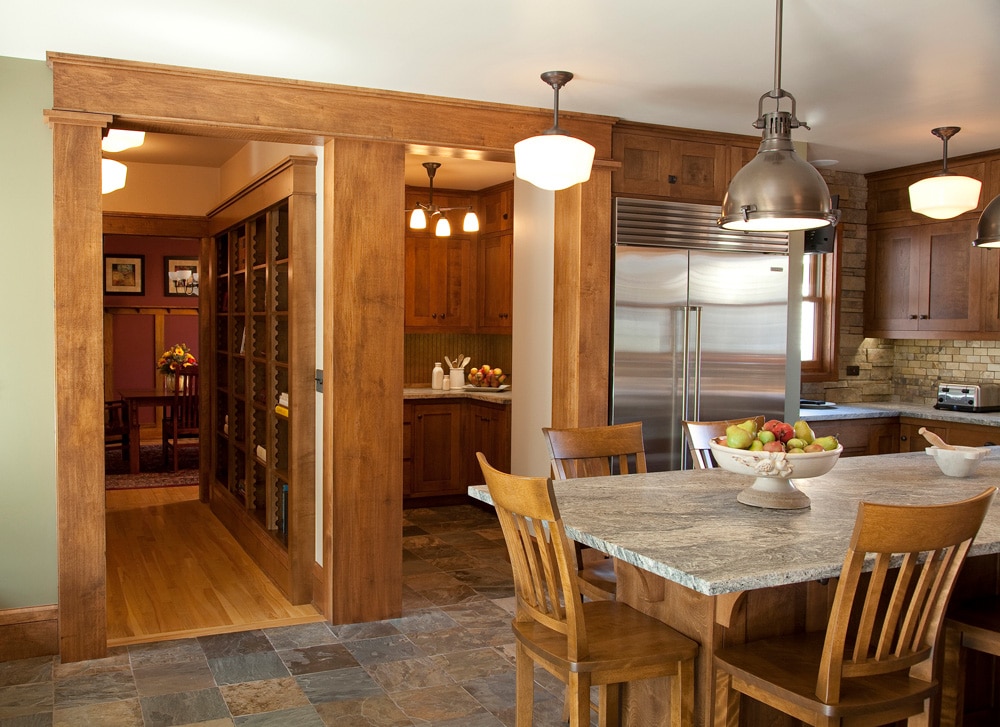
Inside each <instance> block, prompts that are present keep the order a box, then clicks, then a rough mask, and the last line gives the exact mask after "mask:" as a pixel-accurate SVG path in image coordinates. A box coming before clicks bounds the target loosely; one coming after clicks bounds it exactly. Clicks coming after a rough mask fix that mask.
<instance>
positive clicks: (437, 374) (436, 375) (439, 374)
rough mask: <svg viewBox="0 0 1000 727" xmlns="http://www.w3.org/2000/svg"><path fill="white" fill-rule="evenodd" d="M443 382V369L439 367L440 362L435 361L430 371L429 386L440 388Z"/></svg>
mask: <svg viewBox="0 0 1000 727" xmlns="http://www.w3.org/2000/svg"><path fill="white" fill-rule="evenodd" d="M443 382H444V369H443V368H441V362H440V361H437V362H435V364H434V370H433V371H431V388H432V389H440V388H441V386H442V383H443Z"/></svg>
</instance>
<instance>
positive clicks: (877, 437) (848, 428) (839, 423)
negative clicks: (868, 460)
mask: <svg viewBox="0 0 1000 727" xmlns="http://www.w3.org/2000/svg"><path fill="white" fill-rule="evenodd" d="M806 421H809V420H808V418H807V419H806ZM810 426H811V427H812V428H813V431H814V432H815V434H816V436H817V437H822V436H826V435H830V434H832V435H833V436H835V437H836V438H837V441H839V442H840V443H841V444H842V445H843V447H844V452H843V454H842V455H841V456H843V457H861V456H864V455H868V454H893V453H895V452H898V451H899V419H898V418H897V417H882V418H878V419H834V420H825V421H818V422H810Z"/></svg>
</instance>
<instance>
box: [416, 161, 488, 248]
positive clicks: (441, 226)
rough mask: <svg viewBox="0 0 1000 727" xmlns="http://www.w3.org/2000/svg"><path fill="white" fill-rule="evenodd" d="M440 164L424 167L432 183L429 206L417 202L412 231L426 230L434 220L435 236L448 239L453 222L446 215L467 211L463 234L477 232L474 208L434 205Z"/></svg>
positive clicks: (476, 218)
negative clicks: (435, 185)
mask: <svg viewBox="0 0 1000 727" xmlns="http://www.w3.org/2000/svg"><path fill="white" fill-rule="evenodd" d="M440 166H441V163H440V162H424V164H423V167H424V169H426V170H427V178H428V180H429V182H430V196H429V197H428V200H427V204H424V203H423V202H417V206H416V207H415V208H414V209H413V211H412V212H411V213H410V229H411V230H426V229H427V220H428V218H430V219H431V220H434V219H435V218H437V220H436V222H435V224H434V234H435V235H436V236H437V237H448V236H449V235H450V234H451V222H449V221H448V215H447V214H445V213H446V212H449V211H451V210H465V217H464V218H463V219H462V231H463V232H476V231H478V230H479V218H478V217H477V216H476V213H475V212H474V211H473V210H472V207H438V206H437V205H436V204H434V175H435V174H436V173H437V170H438V167H440Z"/></svg>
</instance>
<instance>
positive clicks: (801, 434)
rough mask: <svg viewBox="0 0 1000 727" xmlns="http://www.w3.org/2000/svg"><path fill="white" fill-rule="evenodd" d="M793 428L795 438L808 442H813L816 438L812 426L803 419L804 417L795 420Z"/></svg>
mask: <svg viewBox="0 0 1000 727" xmlns="http://www.w3.org/2000/svg"><path fill="white" fill-rule="evenodd" d="M792 429H793V430H794V431H795V438H796V439H801V440H802V441H803V442H805V443H806V444H812V442H813V440H814V439H815V438H816V435H815V434H813V430H812V427H810V426H809V423H808V422H806V421H803V420H802V419H799V420H798V421H797V422H795V424H793V425H792Z"/></svg>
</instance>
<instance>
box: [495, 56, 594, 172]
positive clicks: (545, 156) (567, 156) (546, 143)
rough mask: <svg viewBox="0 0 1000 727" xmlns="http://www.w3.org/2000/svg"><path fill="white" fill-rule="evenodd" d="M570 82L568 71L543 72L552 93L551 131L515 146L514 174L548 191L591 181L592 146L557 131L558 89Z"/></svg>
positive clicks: (548, 130) (559, 130)
mask: <svg viewBox="0 0 1000 727" xmlns="http://www.w3.org/2000/svg"><path fill="white" fill-rule="evenodd" d="M572 79H573V74H572V73H570V72H569V71H546V72H545V73H543V74H542V80H543V81H545V82H546V83H547V84H549V85H550V86H552V91H553V93H554V97H555V98H554V101H553V117H552V128H551V129H546V130H545V131H543V132H542V133H541V134H539V135H538V136H532V137H531V138H529V139H522V140H521V141H519V142H517V143H516V144H514V174H515V176H517V178H518V179H523V180H524V181H526V182H530V183H531V184H534V185H535V186H536V187H538V188H539V189H548V190H551V191H555V190H559V189H566V188H567V187H572V186H573V185H574V184H580V183H582V182H586V181H587V180H588V179H590V170H591V168H592V167H593V166H594V151H595V149H594V147H593V146H592V145H590V144H588V143H587V142H585V141H583V140H582V139H577V138H576V137H573V136H570V135H569V134H567V133H566V132H565V131H563V130H562V129H560V128H559V89H560V88H562V87H563V86H565V85H566V84H567V83H569V82H570V81H571V80H572Z"/></svg>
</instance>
